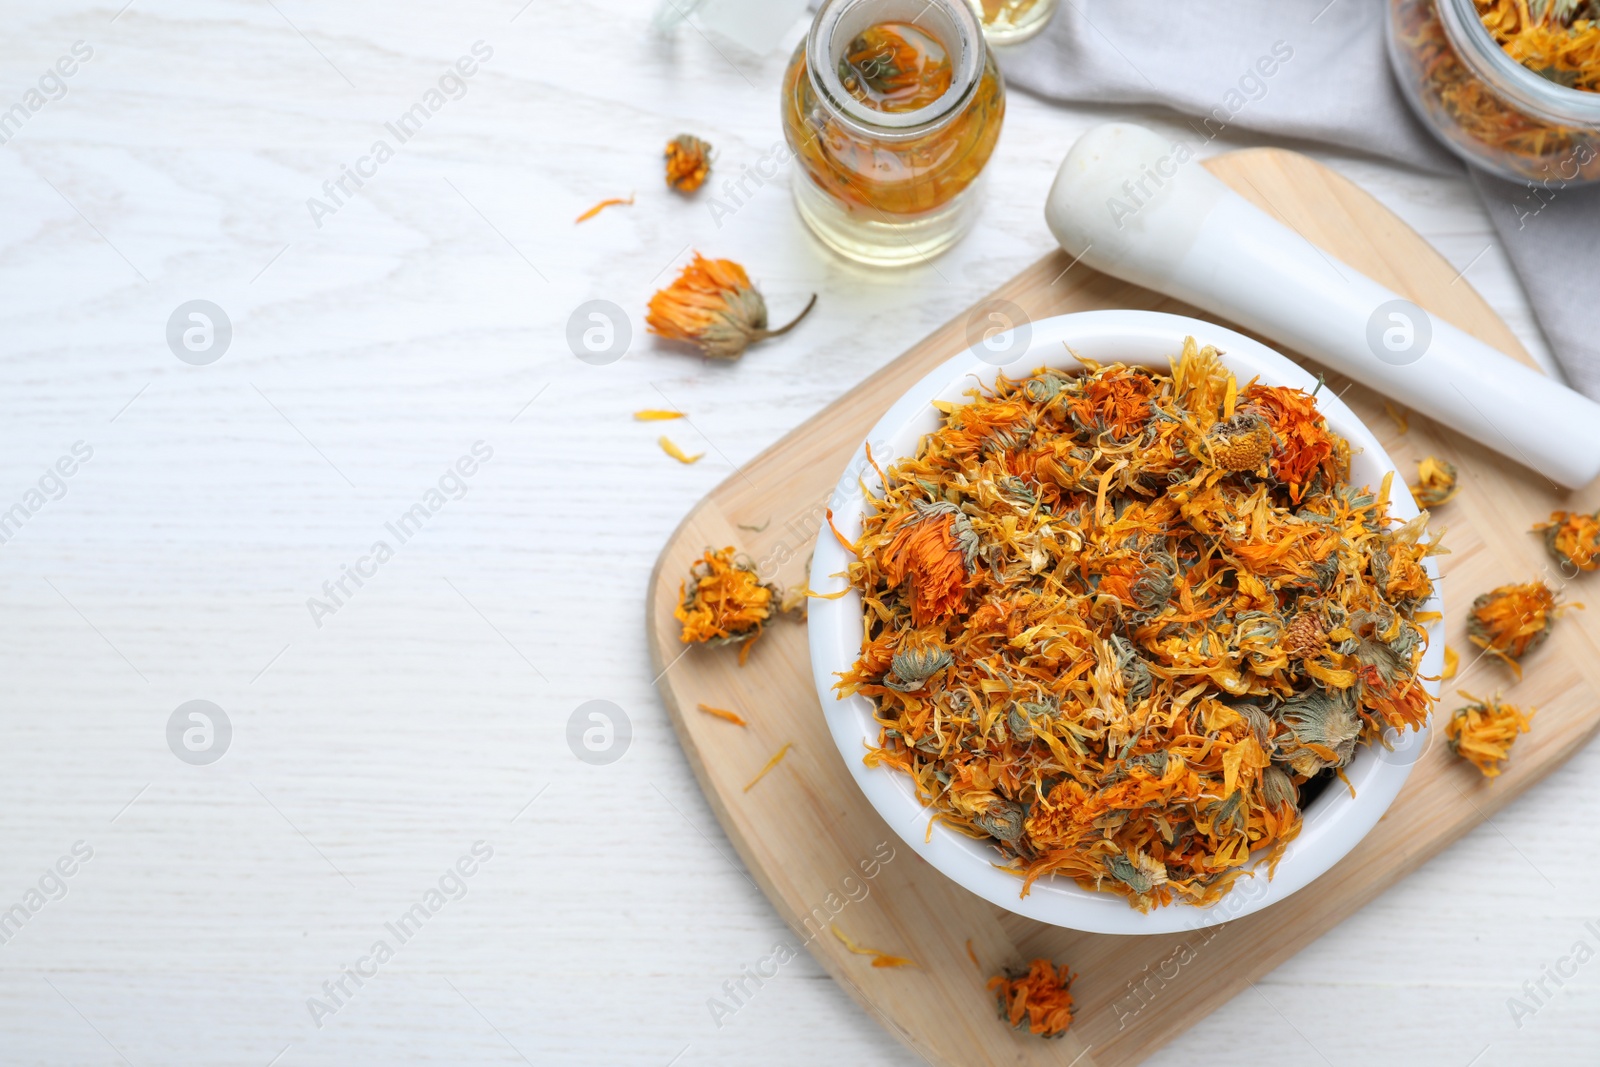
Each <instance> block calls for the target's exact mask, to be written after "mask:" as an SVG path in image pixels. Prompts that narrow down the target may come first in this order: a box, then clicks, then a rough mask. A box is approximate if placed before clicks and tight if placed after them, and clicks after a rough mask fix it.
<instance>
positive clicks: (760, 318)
mask: <svg viewBox="0 0 1600 1067" xmlns="http://www.w3.org/2000/svg"><path fill="white" fill-rule="evenodd" d="M816 303H817V297H816V294H812V296H811V300H810V302H809V303H807V304H806V306H805V309H804V310H803V311H801V312H800V314H798V315H796V316H795V317H794V318H793V319H791V320H790V321H789V323H788V324H787V325H785V326H780V327H778V328H777V329H776V330H769V329H767V302H766V300H765V299H763V298H762V296H761V293H760V292H759V291H758V290H757V289H756V288H755V286H753V285H751V284H750V276H749V275H748V274H746V273H745V270H744V268H743V267H741V266H739V264H737V263H735V262H734V261H733V260H731V259H707V258H706V257H704V256H702V255H701V254H700V253H699V252H696V253H695V254H694V260H693V261H692V262H690V264H689V265H688V266H687V267H684V268H683V271H682V272H681V273H680V274H679V275H678V278H677V280H676V281H674V282H673V283H672V284H671V285H669V286H667V287H666V288H665V289H662V290H660V291H659V292H657V293H656V295H655V296H652V297H651V298H650V310H649V313H648V314H647V315H646V316H645V322H646V323H647V324H648V325H649V327H650V332H651V333H654V334H657V335H658V336H661V337H665V338H667V339H668V340H671V341H683V342H686V343H688V344H692V345H694V346H695V347H696V348H698V349H699V350H700V351H701V353H702V354H704V355H707V356H710V357H712V358H713V359H738V358H739V357H740V356H742V355H744V350H745V349H747V348H749V347H750V346H751V345H752V344H754V343H756V342H757V341H765V340H767V339H768V338H769V337H777V336H779V335H781V334H785V333H788V332H789V331H790V330H792V329H794V327H795V325H796V324H797V323H799V322H800V320H801V319H803V318H805V317H806V315H807V314H809V313H810V311H811V309H812V308H813V307H815V306H816Z"/></svg>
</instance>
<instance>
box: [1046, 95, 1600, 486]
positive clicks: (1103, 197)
mask: <svg viewBox="0 0 1600 1067" xmlns="http://www.w3.org/2000/svg"><path fill="white" fill-rule="evenodd" d="M1045 219H1046V221H1047V222H1048V223H1049V224H1050V231H1051V232H1052V233H1054V234H1055V237H1056V240H1057V241H1059V242H1061V247H1062V248H1064V249H1066V251H1067V252H1068V253H1069V254H1071V255H1073V256H1077V257H1080V258H1081V259H1082V261H1083V262H1084V263H1086V264H1088V265H1089V266H1091V267H1093V268H1094V269H1096V270H1099V271H1103V272H1104V273H1106V274H1111V275H1115V276H1116V277H1118V278H1122V279H1125V280H1127V281H1131V282H1135V283H1137V284H1139V285H1142V286H1145V287H1146V288H1149V289H1154V290H1156V291H1157V292H1161V293H1166V294H1169V295H1171V296H1174V297H1177V298H1178V299H1180V300H1184V301H1187V302H1188V303H1190V304H1193V305H1195V306H1196V307H1200V308H1204V309H1205V310H1207V311H1210V312H1213V313H1215V314H1217V315H1220V316H1223V317H1224V318H1227V319H1230V320H1232V321H1233V322H1236V323H1238V324H1240V325H1242V326H1244V327H1246V328H1247V329H1250V330H1254V331H1256V332H1257V333H1260V334H1264V335H1265V336H1267V337H1270V338H1272V339H1274V340H1276V341H1279V342H1281V343H1283V344H1284V345H1286V346H1288V347H1290V348H1293V349H1295V350H1296V351H1299V352H1303V353H1305V354H1306V355H1307V356H1310V357H1312V358H1313V359H1316V360H1317V361H1318V362H1320V363H1322V364H1323V365H1324V366H1326V367H1329V368H1330V369H1332V370H1335V371H1338V372H1339V373H1341V374H1346V375H1349V376H1350V377H1351V378H1354V379H1356V380H1357V381H1360V382H1362V383H1364V384H1366V385H1368V386H1371V387H1372V388H1373V389H1376V390H1377V391H1379V392H1380V393H1383V394H1384V395H1386V396H1389V397H1392V398H1394V399H1395V400H1398V401H1400V402H1401V403H1403V404H1405V405H1406V406H1407V407H1410V408H1412V409H1414V410H1416V411H1419V412H1421V413H1423V414H1425V415H1427V416H1429V417H1430V418H1433V419H1436V420H1438V421H1439V422H1440V423H1442V424H1443V425H1445V426H1448V427H1450V428H1451V429H1454V430H1456V431H1458V432H1460V433H1462V434H1464V435H1466V436H1467V437H1470V438H1472V439H1473V440H1475V441H1477V442H1479V443H1480V444H1483V445H1484V446H1486V447H1488V448H1491V449H1493V450H1494V451H1496V452H1499V453H1500V454H1501V455H1504V456H1506V457H1508V458H1510V459H1512V460H1515V461H1517V462H1519V463H1522V464H1524V465H1525V466H1528V467H1530V468H1532V469H1533V470H1535V471H1538V472H1539V473H1540V474H1543V475H1545V476H1546V477H1548V478H1550V479H1551V480H1553V481H1555V482H1558V483H1560V484H1561V485H1563V486H1566V487H1567V488H1569V489H1577V488H1579V487H1581V486H1584V485H1587V484H1588V483H1589V482H1590V481H1592V480H1593V479H1594V478H1595V476H1596V475H1597V474H1600V405H1597V404H1595V403H1594V402H1593V401H1591V400H1589V399H1587V398H1586V397H1584V396H1582V395H1580V394H1578V393H1576V392H1574V391H1573V390H1571V389H1568V388H1567V387H1566V386H1564V385H1561V384H1560V383H1559V382H1556V381H1555V380H1553V379H1551V378H1548V377H1546V376H1545V375H1543V374H1540V373H1539V372H1538V371H1536V370H1534V369H1532V368H1530V367H1528V366H1526V365H1524V364H1522V363H1519V362H1517V361H1516V360H1514V359H1511V358H1510V357H1509V356H1507V355H1505V354H1504V353H1502V352H1499V351H1497V350H1496V349H1494V348H1491V347H1490V346H1488V345H1486V344H1484V343H1483V342H1482V341H1479V340H1478V339H1477V338H1475V337H1472V336H1470V335H1468V334H1467V333H1465V332H1464V331H1462V330H1459V329H1457V328H1456V327H1454V326H1452V325H1450V324H1449V323H1447V322H1445V321H1444V320H1443V319H1440V318H1438V317H1435V316H1430V315H1428V314H1427V313H1425V312H1423V311H1422V310H1421V309H1419V308H1417V307H1416V306H1415V305H1414V304H1411V303H1409V302H1407V301H1405V300H1403V299H1402V298H1401V297H1400V296H1399V295H1398V294H1397V293H1395V292H1393V291H1391V290H1389V289H1387V288H1385V287H1384V286H1382V285H1380V284H1378V283H1377V282H1375V281H1373V280H1372V279H1371V278H1368V277H1367V276H1366V275H1364V274H1362V273H1360V272H1359V271H1357V270H1356V269H1355V268H1353V267H1351V266H1349V265H1348V264H1345V263H1341V262H1338V261H1337V260H1334V259H1333V258H1332V257H1331V256H1329V255H1327V254H1326V253H1324V252H1322V251H1321V250H1319V249H1317V248H1315V247H1313V246H1312V245H1311V244H1310V243H1309V242H1308V241H1307V240H1306V239H1305V238H1303V237H1301V236H1300V235H1299V234H1298V233H1296V232H1295V231H1294V230H1292V229H1290V228H1289V227H1287V226H1285V225H1283V224H1282V223H1280V222H1278V221H1277V220H1276V219H1274V218H1272V217H1270V216H1269V215H1267V214H1266V213H1265V212H1264V211H1262V210H1261V209H1259V208H1257V207H1256V206H1255V205H1254V204H1251V203H1249V202H1248V201H1246V200H1245V199H1244V198H1243V197H1241V196H1240V195H1239V194H1237V193H1235V192H1234V191H1233V190H1231V189H1229V188H1228V187H1227V186H1226V185H1224V184H1223V183H1222V182H1221V181H1220V180H1218V179H1217V178H1215V177H1214V176H1212V174H1211V173H1210V172H1209V171H1207V170H1206V169H1205V168H1204V167H1202V166H1200V164H1199V161H1198V160H1196V159H1194V158H1193V157H1192V156H1191V154H1190V152H1189V150H1188V149H1187V148H1185V147H1183V146H1181V145H1175V144H1172V143H1170V142H1168V141H1166V140H1165V139H1163V138H1162V137H1160V136H1159V135H1157V134H1156V133H1154V132H1153V131H1151V130H1148V129H1146V128H1144V127H1142V126H1134V125H1129V124H1126V123H1111V124H1108V125H1104V126H1097V127H1095V128H1094V129H1092V130H1090V131H1088V132H1087V133H1085V134H1084V135H1083V136H1082V137H1080V138H1078V141H1077V143H1076V144H1074V145H1073V146H1072V149H1071V151H1069V152H1068V153H1067V158H1066V159H1065V160H1063V161H1062V163H1061V169H1060V171H1059V172H1058V173H1057V174H1056V180H1055V184H1054V185H1053V186H1052V187H1051V189H1050V197H1049V199H1048V201H1047V202H1046V204H1045ZM1201 340H1202V342H1203V339H1201Z"/></svg>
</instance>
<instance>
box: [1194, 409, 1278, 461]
mask: <svg viewBox="0 0 1600 1067" xmlns="http://www.w3.org/2000/svg"><path fill="white" fill-rule="evenodd" d="M1206 443H1207V444H1209V445H1210V446H1211V455H1212V457H1213V458H1214V459H1215V460H1216V462H1217V466H1219V467H1221V468H1222V469H1223V470H1225V471H1253V470H1255V469H1256V468H1257V467H1260V466H1261V465H1262V464H1264V463H1265V462H1266V460H1267V457H1268V456H1270V455H1272V444H1273V439H1272V427H1271V426H1269V425H1268V424H1267V420H1266V419H1265V418H1264V417H1263V416H1261V415H1260V414H1258V413H1256V412H1253V411H1245V412H1240V413H1239V414H1237V415H1235V416H1234V417H1233V418H1231V419H1224V420H1223V421H1221V422H1219V423H1217V424H1216V425H1214V426H1212V427H1211V429H1210V430H1209V431H1207V433H1206Z"/></svg>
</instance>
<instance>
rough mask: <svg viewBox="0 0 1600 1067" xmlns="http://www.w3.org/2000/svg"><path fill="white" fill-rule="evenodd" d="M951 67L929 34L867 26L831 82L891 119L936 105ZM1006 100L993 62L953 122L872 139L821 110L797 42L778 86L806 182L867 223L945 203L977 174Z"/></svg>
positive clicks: (897, 26) (899, 26) (904, 26)
mask: <svg viewBox="0 0 1600 1067" xmlns="http://www.w3.org/2000/svg"><path fill="white" fill-rule="evenodd" d="M952 70H953V65H952V62H951V57H950V55H949V53H948V52H947V51H946V49H945V46H944V45H943V44H942V43H941V42H940V41H939V40H938V39H937V38H935V37H934V36H933V35H932V34H930V33H928V32H926V31H924V30H922V29H919V28H918V27H916V26H913V25H911V24H909V23H904V22H883V23H879V24H878V25H876V26H872V27H870V28H869V29H867V30H864V31H863V32H862V33H860V34H859V35H857V37H856V38H855V39H854V40H853V41H851V42H850V44H849V45H848V46H847V47H846V48H845V50H844V54H843V55H842V56H841V58H840V60H839V72H838V73H839V80H840V82H841V83H842V84H843V85H844V87H845V91H846V92H848V93H849V94H850V95H851V96H852V97H854V98H855V100H856V101H857V102H859V103H860V104H861V105H862V106H863V107H866V108H869V109H871V110H873V111H879V112H885V113H892V112H909V111H916V110H919V109H921V108H924V107H927V106H928V105H930V104H933V103H935V102H937V101H938V100H939V99H940V97H942V96H944V95H945V94H946V93H947V92H948V91H949V90H950V86H951V79H952ZM1004 113H1005V96H1004V93H1003V91H1002V88H1001V84H1000V75H999V72H998V70H997V69H996V67H995V65H994V60H993V58H992V57H985V62H984V68H983V73H982V75H981V77H980V80H979V83H978V85H977V87H976V89H975V91H974V93H973V95H972V97H971V98H970V99H969V100H968V102H967V103H966V105H965V106H964V107H963V109H962V111H961V112H960V113H959V114H958V115H956V116H955V118H954V119H953V121H950V122H948V123H944V124H940V125H939V128H937V129H934V130H932V131H931V132H928V133H926V134H921V135H918V136H914V137H911V138H909V139H899V140H891V139H882V140H880V139H877V138H873V137H871V136H863V135H862V134H861V133H859V132H857V131H855V130H851V129H848V128H846V127H845V126H844V125H843V124H842V123H840V122H838V121H837V120H836V119H834V118H832V117H831V116H830V115H829V112H828V110H827V109H826V108H824V107H822V106H820V105H819V102H818V101H817V99H816V93H815V90H814V89H813V87H812V84H811V79H810V78H809V77H808V76H807V72H806V55H805V44H804V42H802V43H801V46H800V48H799V49H797V50H796V52H795V56H794V59H793V60H791V62H790V64H789V70H788V73H787V74H786V75H785V79H784V87H783V121H784V131H785V133H786V135H787V136H788V138H789V143H790V145H791V147H792V148H793V149H794V151H795V153H796V156H797V157H798V159H799V162H800V165H801V166H803V167H804V168H805V170H806V173H807V174H809V175H810V177H811V179H812V180H813V181H814V182H815V183H816V184H817V185H818V186H819V187H820V188H821V189H822V190H824V191H825V192H827V193H828V194H829V195H831V196H832V197H833V198H834V199H836V200H837V201H839V202H840V204H841V205H842V206H844V207H846V208H847V209H848V210H851V211H852V212H854V211H861V212H864V213H866V214H867V215H868V216H869V217H873V218H883V217H885V216H890V217H892V216H915V215H917V214H920V213H923V212H928V211H932V210H934V209H936V208H939V207H941V206H943V205H945V204H947V203H948V202H949V201H950V200H951V199H953V198H954V197H955V196H957V195H958V194H959V193H961V192H962V190H964V189H966V188H967V187H968V186H969V185H971V184H972V182H973V181H974V180H975V179H976V178H977V177H978V174H979V172H981V171H982V170H983V166H984V164H985V163H987V162H988V161H989V156H990V154H991V153H992V152H993V151H994V145H995V141H996V140H997V139H998V138H999V136H1000V125H1001V119H1002V117H1003V116H1004Z"/></svg>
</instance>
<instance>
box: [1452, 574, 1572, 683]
mask: <svg viewBox="0 0 1600 1067" xmlns="http://www.w3.org/2000/svg"><path fill="white" fill-rule="evenodd" d="M1571 606H1572V607H1579V608H1581V607H1583V605H1582V604H1574V605H1571ZM1566 607H1567V606H1566V605H1562V604H1561V603H1560V601H1559V598H1558V597H1557V596H1556V593H1555V591H1554V590H1552V589H1551V588H1550V587H1549V586H1548V585H1546V584H1545V583H1544V582H1527V583H1525V584H1522V585H1502V586H1500V587H1499V588H1498V589H1492V590H1490V591H1489V592H1487V593H1484V594H1483V595H1481V596H1479V597H1478V599H1476V600H1474V601H1473V602H1472V611H1471V613H1469V614H1468V615H1467V640H1469V641H1471V642H1472V643H1473V644H1475V645H1477V646H1478V647H1479V648H1481V649H1483V650H1484V651H1486V652H1489V653H1491V654H1493V655H1495V656H1498V657H1499V658H1500V659H1502V660H1504V661H1505V663H1506V664H1507V665H1508V666H1510V667H1511V669H1512V670H1514V671H1516V672H1517V677H1519V678H1520V677H1522V668H1521V667H1520V666H1518V664H1517V661H1518V660H1520V659H1522V657H1523V656H1525V655H1527V654H1528V653H1529V652H1532V651H1533V650H1534V649H1536V648H1538V647H1539V646H1540V645H1542V644H1544V642H1545V639H1546V638H1547V637H1549V636H1550V630H1551V628H1552V627H1554V626H1555V624H1556V619H1558V618H1560V617H1561V615H1562V614H1564V613H1565V611H1566Z"/></svg>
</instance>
